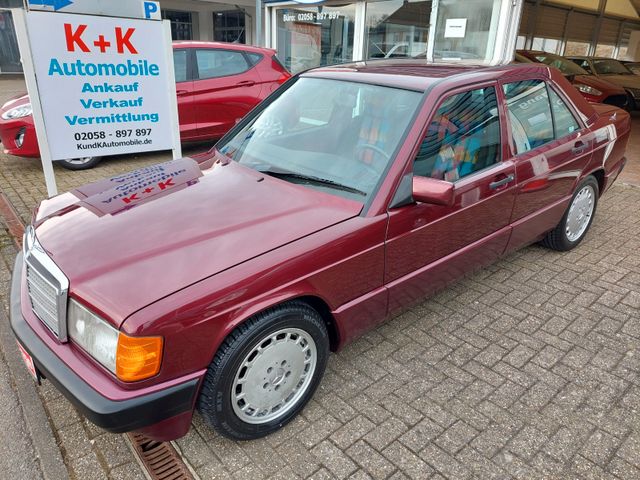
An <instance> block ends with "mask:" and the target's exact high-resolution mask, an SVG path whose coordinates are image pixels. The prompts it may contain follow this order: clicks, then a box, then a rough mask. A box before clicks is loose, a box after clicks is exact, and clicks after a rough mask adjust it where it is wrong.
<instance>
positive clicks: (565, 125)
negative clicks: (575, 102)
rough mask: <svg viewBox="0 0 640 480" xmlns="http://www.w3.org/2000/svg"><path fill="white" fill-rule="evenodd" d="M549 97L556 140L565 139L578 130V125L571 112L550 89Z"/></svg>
mask: <svg viewBox="0 0 640 480" xmlns="http://www.w3.org/2000/svg"><path fill="white" fill-rule="evenodd" d="M549 97H550V100H551V110H552V112H553V120H554V125H555V128H556V138H562V137H566V136H567V135H571V134H572V133H573V132H575V131H578V130H580V125H579V124H578V122H577V121H576V118H575V117H574V116H573V113H571V110H570V109H569V107H568V106H567V104H566V103H564V100H562V98H560V95H558V94H557V93H556V92H554V91H553V89H552V88H549Z"/></svg>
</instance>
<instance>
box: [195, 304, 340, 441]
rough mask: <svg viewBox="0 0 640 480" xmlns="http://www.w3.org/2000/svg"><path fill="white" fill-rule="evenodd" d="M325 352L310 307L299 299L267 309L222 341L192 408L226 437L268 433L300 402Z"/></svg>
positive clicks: (319, 323)
mask: <svg viewBox="0 0 640 480" xmlns="http://www.w3.org/2000/svg"><path fill="white" fill-rule="evenodd" d="M328 356H329V337H328V334H327V330H326V327H325V325H324V321H323V320H322V318H321V317H320V315H319V314H318V313H317V312H316V311H315V310H313V309H312V308H311V307H309V306H308V305H307V304H305V303H302V302H291V303H287V304H283V305H280V306H278V307H275V308H272V309H269V310H267V311H266V312H264V313H261V314H259V315H257V316H256V317H254V318H252V319H250V320H248V321H247V322H245V323H244V324H242V325H240V326H239V327H238V328H236V329H235V330H234V331H233V332H232V333H231V334H230V335H229V336H228V337H227V339H226V340H225V341H224V343H223V344H222V346H221V347H220V349H219V350H218V352H217V353H216V355H215V357H214V359H213V361H212V362H211V365H210V366H209V369H208V370H207V373H206V375H205V378H204V381H203V384H202V391H201V394H200V398H199V399H198V410H199V411H200V412H201V413H202V416H203V417H204V419H205V421H206V422H207V423H208V424H209V425H211V426H212V427H213V428H214V429H215V430H216V431H217V432H219V433H220V434H222V435H224V436H226V437H229V438H233V439H236V440H250V439H254V438H259V437H263V436H265V435H268V434H270V433H272V432H274V431H276V430H278V429H279V428H281V427H282V426H283V425H285V424H287V423H288V422H289V421H291V420H292V419H293V418H295V416H296V415H297V414H298V413H299V412H300V410H302V408H303V407H304V406H305V405H306V403H307V402H308V401H309V399H310V398H311V396H312V395H313V393H314V391H315V390H316V388H317V386H318V384H319V383H320V380H321V379H322V375H323V374H324V370H325V367H326V364H327V358H328Z"/></svg>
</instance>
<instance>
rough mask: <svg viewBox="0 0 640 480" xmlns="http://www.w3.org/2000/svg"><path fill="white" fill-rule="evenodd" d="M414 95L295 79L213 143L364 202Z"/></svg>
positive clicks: (266, 168) (251, 163) (253, 163)
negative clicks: (236, 129) (239, 126)
mask: <svg viewBox="0 0 640 480" xmlns="http://www.w3.org/2000/svg"><path fill="white" fill-rule="evenodd" d="M421 96H422V94H421V93H419V92H415V91H409V90H402V89H399V88H390V87H381V86H377V85H368V84H362V83H354V82H345V81H339V80H327V79H320V78H304V77H303V78H299V79H298V80H297V81H296V82H295V83H293V84H292V85H291V86H290V87H289V88H288V89H287V90H286V91H285V92H283V93H282V94H281V95H280V96H279V97H278V98H277V99H275V100H274V101H273V102H272V103H271V104H269V105H268V106H267V107H266V108H264V109H263V110H262V111H261V112H259V113H257V114H256V115H255V116H254V117H253V118H252V119H251V120H250V122H249V123H248V124H247V125H245V126H244V128H242V129H241V130H240V131H239V132H237V133H236V134H235V135H233V136H231V137H229V138H227V139H225V140H223V141H222V142H221V143H220V144H219V145H217V146H216V148H217V149H218V150H219V151H220V152H221V153H222V154H224V155H226V156H227V157H229V158H231V159H232V160H235V161H237V162H239V163H241V164H243V165H246V166H248V167H250V168H253V169H255V170H258V171H261V172H264V173H267V174H271V175H273V176H274V177H277V178H281V179H283V180H286V181H289V182H292V183H298V184H303V185H305V186H308V187H309V188H315V189H319V190H322V191H325V192H329V193H333V194H335V195H341V196H344V197H347V198H351V199H355V200H358V201H362V202H364V201H365V199H366V197H368V196H369V195H371V193H372V192H373V190H374V189H375V187H376V185H377V184H378V181H379V180H380V178H381V177H382V175H383V173H384V172H385V170H386V168H387V165H388V164H389V162H390V161H391V158H392V156H393V154H394V152H395V150H396V148H397V147H398V145H399V144H400V143H401V141H402V139H403V137H404V132H405V130H406V129H407V126H408V125H409V122H410V121H411V119H412V117H413V114H414V112H415V111H416V109H417V108H418V106H419V104H420V99H421Z"/></svg>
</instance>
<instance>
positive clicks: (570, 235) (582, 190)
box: [542, 175, 599, 251]
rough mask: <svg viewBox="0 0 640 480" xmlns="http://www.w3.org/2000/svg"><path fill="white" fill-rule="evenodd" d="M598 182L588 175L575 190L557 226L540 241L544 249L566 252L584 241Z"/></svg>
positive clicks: (595, 201) (594, 206)
mask: <svg viewBox="0 0 640 480" xmlns="http://www.w3.org/2000/svg"><path fill="white" fill-rule="evenodd" d="M598 192H599V187H598V181H597V180H596V179H595V178H594V177H593V176H592V175H589V176H588V177H587V178H585V179H584V180H583V181H582V182H581V183H580V185H578V188H577V189H576V191H575V193H574V194H573V197H572V198H571V203H570V204H569V208H567V211H566V212H565V214H564V216H563V217H562V220H560V223H559V224H558V226H557V227H556V228H555V229H553V230H552V231H550V232H549V233H548V234H547V236H546V237H545V238H544V240H542V244H543V245H544V246H545V247H548V248H551V249H553V250H559V251H567V250H571V249H572V248H575V247H576V246H578V244H579V243H580V242H581V241H582V240H583V239H584V237H585V235H586V234H587V231H588V230H589V227H591V222H593V217H594V216H595V213H596V207H597V206H598V194H599V193H598Z"/></svg>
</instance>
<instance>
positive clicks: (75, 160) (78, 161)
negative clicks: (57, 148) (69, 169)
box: [66, 157, 93, 165]
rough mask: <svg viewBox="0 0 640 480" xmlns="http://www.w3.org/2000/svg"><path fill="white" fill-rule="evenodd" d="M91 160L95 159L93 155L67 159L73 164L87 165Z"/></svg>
mask: <svg viewBox="0 0 640 480" xmlns="http://www.w3.org/2000/svg"><path fill="white" fill-rule="evenodd" d="M91 160H93V157H82V158H70V159H69V160H66V162H67V163H70V164H71V165H86V164H87V163H89V162H90V161H91Z"/></svg>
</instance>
